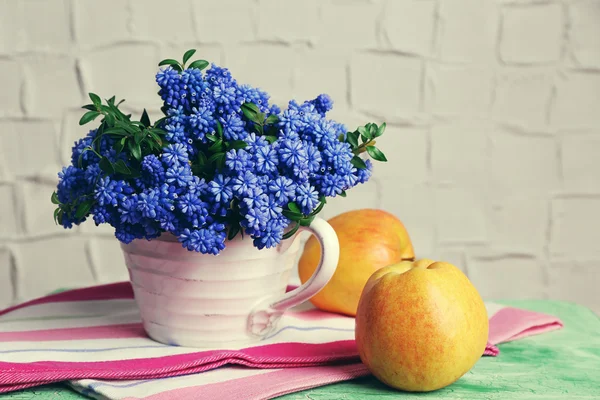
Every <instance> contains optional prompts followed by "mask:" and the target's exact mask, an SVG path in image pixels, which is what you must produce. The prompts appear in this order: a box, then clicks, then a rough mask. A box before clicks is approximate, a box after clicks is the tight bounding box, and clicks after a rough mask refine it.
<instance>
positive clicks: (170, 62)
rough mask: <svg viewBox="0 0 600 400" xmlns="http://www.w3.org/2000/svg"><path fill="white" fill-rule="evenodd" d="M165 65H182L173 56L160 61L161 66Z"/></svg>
mask: <svg viewBox="0 0 600 400" xmlns="http://www.w3.org/2000/svg"><path fill="white" fill-rule="evenodd" d="M163 65H170V66H171V67H173V66H175V65H177V66H179V67H180V66H181V65H180V64H179V61H177V60H173V59H172V58H166V59H164V60H162V61H161V62H159V63H158V66H159V67H162V66H163Z"/></svg>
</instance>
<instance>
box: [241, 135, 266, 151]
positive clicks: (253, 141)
mask: <svg viewBox="0 0 600 400" xmlns="http://www.w3.org/2000/svg"><path fill="white" fill-rule="evenodd" d="M244 140H245V141H246V143H248V146H246V148H245V149H244V150H246V151H247V152H248V153H250V154H254V153H256V151H257V149H258V148H259V147H265V146H269V142H267V140H266V139H265V138H264V137H263V136H258V135H256V134H255V133H254V132H253V133H250V134H248V137H247V138H246V139H244Z"/></svg>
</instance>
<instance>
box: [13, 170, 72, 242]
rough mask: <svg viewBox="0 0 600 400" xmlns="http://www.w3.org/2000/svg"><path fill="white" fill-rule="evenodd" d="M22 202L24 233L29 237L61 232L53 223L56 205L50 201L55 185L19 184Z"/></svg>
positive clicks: (25, 182) (60, 228)
mask: <svg viewBox="0 0 600 400" xmlns="http://www.w3.org/2000/svg"><path fill="white" fill-rule="evenodd" d="M19 186H20V193H21V195H22V197H21V198H22V199H23V200H24V202H23V211H22V212H23V216H24V222H25V231H26V232H27V233H28V234H29V235H31V236H38V235H44V234H53V233H57V232H60V231H62V229H63V228H62V227H61V226H60V225H57V224H56V223H55V222H54V210H55V209H56V205H54V204H52V202H51V201H50V196H51V194H52V192H54V191H55V190H56V185H48V184H42V183H36V182H31V181H21V182H19Z"/></svg>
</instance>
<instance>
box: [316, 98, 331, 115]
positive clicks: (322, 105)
mask: <svg viewBox="0 0 600 400" xmlns="http://www.w3.org/2000/svg"><path fill="white" fill-rule="evenodd" d="M311 103H312V104H313V105H314V106H315V110H316V111H317V112H318V113H319V114H321V116H323V117H324V116H325V113H327V111H330V110H331V109H332V108H333V100H332V99H331V97H329V96H328V95H326V94H320V95H318V96H317V98H316V99H314V100H311Z"/></svg>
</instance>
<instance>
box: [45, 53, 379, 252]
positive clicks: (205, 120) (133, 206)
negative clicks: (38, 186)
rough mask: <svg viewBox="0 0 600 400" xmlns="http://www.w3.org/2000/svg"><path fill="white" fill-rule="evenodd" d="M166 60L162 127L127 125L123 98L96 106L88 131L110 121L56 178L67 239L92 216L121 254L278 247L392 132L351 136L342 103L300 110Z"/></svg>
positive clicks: (323, 98)
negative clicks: (246, 241) (127, 248)
mask: <svg viewBox="0 0 600 400" xmlns="http://www.w3.org/2000/svg"><path fill="white" fill-rule="evenodd" d="M194 52H195V50H189V51H187V52H186V53H185V55H184V57H183V62H179V61H176V60H172V59H167V60H163V61H162V62H160V63H159V66H163V68H162V69H160V71H159V72H158V73H157V75H156V82H157V83H158V86H159V87H160V90H159V92H158V94H159V95H160V96H161V98H162V100H163V102H164V105H163V107H162V108H161V110H162V112H163V114H164V117H163V118H161V119H159V120H158V121H156V122H155V123H154V124H152V123H151V122H150V119H149V117H148V114H147V112H146V111H145V110H144V112H143V113H142V115H141V118H140V120H139V121H135V120H132V118H131V115H126V114H124V113H123V112H122V111H121V110H120V109H119V105H120V104H121V103H120V102H119V103H117V102H116V100H115V97H112V98H110V99H108V100H105V102H102V100H101V99H100V97H99V96H97V95H96V94H94V93H90V99H91V101H92V103H91V104H88V105H85V106H83V108H84V109H86V110H87V112H86V113H85V114H84V115H83V116H82V117H81V120H80V122H79V123H80V124H81V125H83V124H87V123H89V122H91V121H94V120H96V119H97V118H98V117H101V122H100V124H99V126H98V127H97V128H96V129H93V130H91V131H90V132H89V133H88V134H87V136H86V137H84V138H82V139H80V140H79V141H78V142H76V143H75V145H74V147H73V152H72V159H71V165H69V166H67V167H64V168H63V169H62V171H61V172H60V173H59V174H58V176H59V183H58V187H57V191H56V192H54V193H53V194H52V202H53V203H55V204H56V205H57V209H56V211H55V213H54V218H55V220H56V221H57V223H59V224H61V225H62V226H63V227H65V228H71V227H72V226H73V224H80V223H81V222H83V221H84V220H86V218H88V217H89V216H90V215H93V219H94V222H95V223H96V225H99V224H102V223H108V224H110V225H111V226H113V227H114V228H115V236H116V237H117V239H119V240H120V241H121V242H123V243H130V242H131V241H133V240H134V239H142V238H144V239H148V240H151V239H153V238H157V237H158V236H160V235H161V233H163V232H169V233H171V234H173V235H175V236H176V237H177V238H178V239H179V241H180V242H181V243H182V245H183V246H184V247H185V248H187V249H188V250H191V251H197V252H200V253H204V254H215V255H216V254H219V252H220V251H221V250H223V249H224V248H225V245H226V240H231V239H233V238H234V237H235V236H236V235H237V234H242V235H243V234H244V233H245V234H246V235H248V236H250V237H251V238H252V239H253V243H254V245H255V246H256V247H257V248H259V249H262V248H265V247H266V248H270V247H274V246H276V245H277V244H279V243H280V241H281V240H282V239H286V238H288V237H290V236H292V235H293V234H294V233H295V232H296V231H297V230H298V228H299V227H300V226H303V225H309V224H310V223H311V221H312V220H313V219H314V217H315V215H316V214H317V213H319V212H320V211H321V209H322V208H323V206H324V205H325V202H326V198H327V197H335V196H345V195H346V191H347V190H348V189H350V188H352V187H354V186H355V185H357V184H359V183H364V182H366V181H367V180H368V179H369V177H370V175H371V171H372V163H371V161H370V160H368V159H364V158H361V157H360V155H369V156H370V157H371V158H373V159H374V160H379V161H386V158H385V156H384V154H383V153H382V152H381V151H380V150H379V149H378V148H377V147H375V146H374V144H375V138H377V137H379V136H381V135H382V134H383V132H384V130H385V123H383V124H381V125H380V126H377V125H376V124H373V123H369V124H366V125H365V126H361V127H359V128H358V129H357V130H355V131H353V132H347V130H346V128H345V127H344V125H342V124H340V123H338V122H335V121H332V120H330V119H327V118H326V114H327V112H328V111H329V110H331V108H332V103H333V102H332V100H331V98H330V97H329V96H327V95H324V94H322V95H320V96H318V97H317V98H315V99H314V100H310V101H305V102H304V103H298V102H296V101H293V100H292V101H290V102H289V104H288V107H287V108H286V109H285V110H281V109H280V108H279V107H277V106H276V105H274V104H269V95H268V94H267V93H266V92H264V91H262V90H260V89H257V88H253V87H251V86H249V85H243V84H240V83H238V82H237V81H236V80H235V79H234V78H233V77H232V76H231V73H230V72H229V70H227V69H226V68H221V67H219V66H217V65H214V64H212V65H211V67H210V68H209V69H208V70H206V71H205V72H203V70H204V69H206V68H207V67H208V66H209V63H208V62H207V61H205V60H197V61H194V62H192V63H190V64H189V65H188V66H187V68H186V63H187V62H188V61H189V59H190V58H191V57H192V56H193V54H194Z"/></svg>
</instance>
